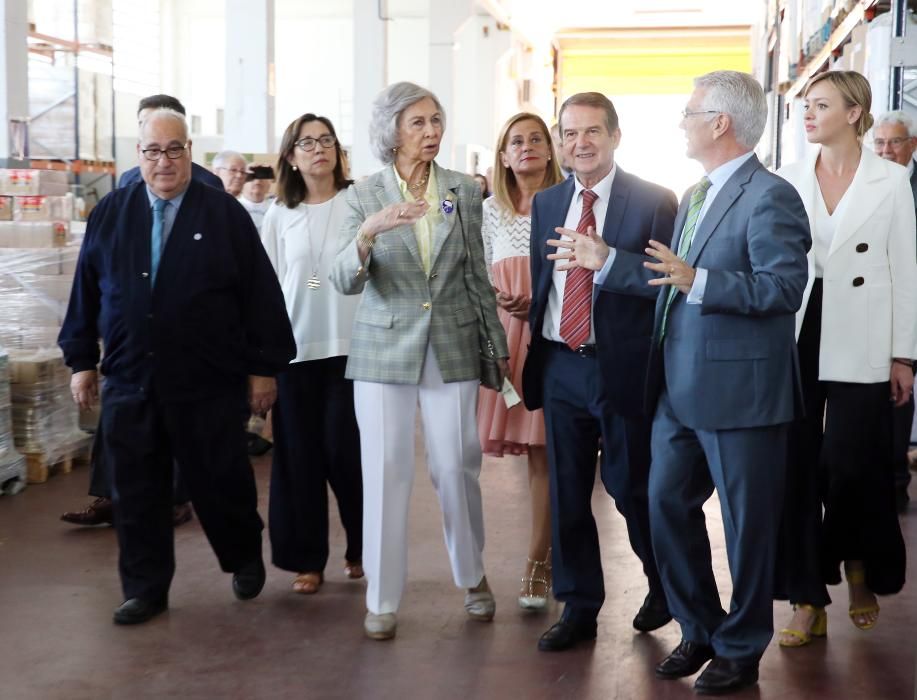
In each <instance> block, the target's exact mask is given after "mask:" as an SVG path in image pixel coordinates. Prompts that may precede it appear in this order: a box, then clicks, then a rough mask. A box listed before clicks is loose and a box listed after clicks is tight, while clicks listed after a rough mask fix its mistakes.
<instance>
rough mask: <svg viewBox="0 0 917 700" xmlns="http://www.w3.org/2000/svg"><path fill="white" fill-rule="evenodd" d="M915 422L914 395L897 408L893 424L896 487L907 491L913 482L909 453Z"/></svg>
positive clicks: (893, 457) (893, 458)
mask: <svg viewBox="0 0 917 700" xmlns="http://www.w3.org/2000/svg"><path fill="white" fill-rule="evenodd" d="M913 424H914V395H913V394H911V397H910V399H908V402H907V403H906V404H904V406H901V407H899V408H896V409H895V417H894V425H893V426H892V460H893V463H894V467H895V488H897V489H903V490H904V491H905V493H906V492H907V487H908V486H910V483H911V470H910V465H909V464H908V459H907V453H908V450H910V448H911V428H912V427H913Z"/></svg>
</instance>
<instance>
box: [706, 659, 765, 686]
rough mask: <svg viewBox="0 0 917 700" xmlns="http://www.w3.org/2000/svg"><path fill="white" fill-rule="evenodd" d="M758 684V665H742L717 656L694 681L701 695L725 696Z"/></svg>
mask: <svg viewBox="0 0 917 700" xmlns="http://www.w3.org/2000/svg"><path fill="white" fill-rule="evenodd" d="M757 682H758V664H740V663H738V662H737V661H733V660H732V659H724V658H723V657H722V656H717V657H716V658H714V659H713V661H711V662H710V665H709V666H707V668H705V669H704V672H703V673H702V674H700V675H699V676H698V677H697V680H696V681H694V690H696V691H697V692H698V693H700V694H701V695H724V694H726V693H733V692H735V691H737V690H741V689H742V688H747V687H749V686H752V685H754V684H755V683H757Z"/></svg>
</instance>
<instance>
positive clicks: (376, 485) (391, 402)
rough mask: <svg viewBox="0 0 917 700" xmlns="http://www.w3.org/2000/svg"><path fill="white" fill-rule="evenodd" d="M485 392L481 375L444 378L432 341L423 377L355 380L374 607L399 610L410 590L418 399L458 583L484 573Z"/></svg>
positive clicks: (366, 564)
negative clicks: (481, 424) (481, 423)
mask: <svg viewBox="0 0 917 700" xmlns="http://www.w3.org/2000/svg"><path fill="white" fill-rule="evenodd" d="M477 397H478V382H477V381H465V382H451V383H449V384H446V383H444V382H443V378H442V375H441V374H440V371H439V366H438V365H437V363H436V357H435V356H434V354H433V349H432V348H431V347H430V346H428V347H427V354H426V358H425V360H424V367H423V371H422V373H421V377H420V384H379V383H375V382H362V381H355V382H354V405H355V408H356V414H357V423H358V424H359V426H360V450H361V456H362V465H363V568H364V570H365V571H366V578H367V584H368V586H367V590H366V607H367V609H368V610H369V611H370V612H371V613H375V614H382V613H391V612H396V611H397V610H398V606H399V604H400V603H401V596H402V594H403V592H404V584H405V580H406V578H407V559H408V556H407V536H408V505H409V503H410V498H411V486H412V484H413V481H414V422H415V418H416V414H417V406H418V404H419V405H420V415H421V421H422V424H423V433H424V442H425V446H426V453H427V468H428V470H429V472H430V478H431V479H432V481H433V486H434V488H435V489H436V493H437V495H438V496H439V504H440V508H441V509H442V512H443V533H444V535H445V539H446V547H447V548H448V550H449V561H450V563H451V564H452V576H453V579H454V581H455V585H456V586H459V587H461V588H473V587H474V586H476V585H478V583H480V581H481V578H482V577H483V576H484V563H483V551H484V516H483V513H482V510H481V486H480V483H479V481H478V477H479V475H480V472H481V444H480V441H479V439H478V431H477V421H476V420H475V412H476V409H477Z"/></svg>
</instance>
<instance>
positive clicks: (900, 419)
mask: <svg viewBox="0 0 917 700" xmlns="http://www.w3.org/2000/svg"><path fill="white" fill-rule="evenodd" d="M915 134H917V125H915V124H914V120H913V119H912V118H911V116H910V115H909V114H906V113H905V112H886V113H885V114H883V115H882V116H881V117H879V118H878V119H877V120H876V125H875V126H874V127H873V130H872V144H873V146H874V147H875V149H876V153H878V154H879V155H880V156H882V157H883V158H885V160H890V161H893V162H895V163H897V164H898V165H903V166H904V167H905V168H907V170H908V174H909V175H910V178H911V191H912V192H913V194H914V200H915V201H917V168H915V167H914V150H915V149H917V135H915ZM913 423H914V395H913V394H911V398H910V400H909V401H908V402H907V403H906V404H904V405H903V406H900V407H898V408H896V409H895V418H894V424H893V426H892V435H893V442H892V449H893V458H894V461H895V464H894V467H895V507H896V508H897V509H898V512H899V513H901V514H904V513H906V512H907V504H908V501H910V497H909V496H908V493H907V487H908V486H909V485H910V483H911V473H910V470H909V469H908V456H907V453H908V450H909V449H910V446H911V427H912V425H913Z"/></svg>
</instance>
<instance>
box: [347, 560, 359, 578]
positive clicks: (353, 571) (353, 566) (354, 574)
mask: <svg viewBox="0 0 917 700" xmlns="http://www.w3.org/2000/svg"><path fill="white" fill-rule="evenodd" d="M344 573H345V574H347V578H352V579H357V578H363V576H364V572H363V562H359V561H345V562H344Z"/></svg>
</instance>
